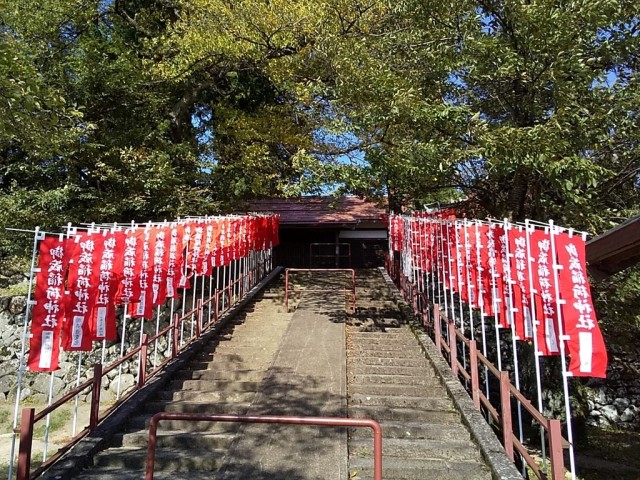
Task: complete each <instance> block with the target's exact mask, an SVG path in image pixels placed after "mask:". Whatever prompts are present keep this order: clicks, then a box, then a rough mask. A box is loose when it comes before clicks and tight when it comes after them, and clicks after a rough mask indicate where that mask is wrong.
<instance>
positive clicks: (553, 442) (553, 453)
mask: <svg viewBox="0 0 640 480" xmlns="http://www.w3.org/2000/svg"><path fill="white" fill-rule="evenodd" d="M549 463H550V464H551V478H552V480H564V478H565V477H564V452H563V450H562V427H561V426H560V420H555V419H554V420H551V419H550V420H549Z"/></svg>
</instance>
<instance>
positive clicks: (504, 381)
mask: <svg viewBox="0 0 640 480" xmlns="http://www.w3.org/2000/svg"><path fill="white" fill-rule="evenodd" d="M510 384H511V382H510V380H509V373H508V372H500V410H501V414H502V415H501V416H502V440H503V444H504V451H505V452H506V454H507V456H508V457H509V458H510V459H511V461H513V459H514V457H513V425H512V420H511V392H510V390H509V385H510Z"/></svg>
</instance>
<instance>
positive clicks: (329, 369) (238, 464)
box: [215, 295, 348, 480]
mask: <svg viewBox="0 0 640 480" xmlns="http://www.w3.org/2000/svg"><path fill="white" fill-rule="evenodd" d="M343 312H344V301H341V302H337V301H335V299H334V298H333V296H330V295H324V296H320V297H318V296H316V297H314V298H303V300H302V301H301V303H300V304H299V305H298V308H297V309H296V311H295V313H294V314H293V316H292V318H291V321H290V323H289V327H288V329H287V332H286V334H285V335H284V337H283V339H282V344H281V345H280V349H279V350H278V352H277V354H276V356H275V359H274V362H273V365H272V366H271V368H270V369H269V371H268V373H267V375H266V376H265V378H264V380H263V381H262V383H261V385H260V387H259V389H258V393H257V395H256V397H255V399H254V401H253V403H252V404H251V407H250V408H249V412H248V413H249V414H252V415H297V416H298V415H300V416H332V417H344V416H346V402H345V395H346V384H345V379H346V374H345V339H344V338H345V337H344V323H343V322H341V321H338V320H337V319H339V318H340V317H344V315H343ZM215 478H219V479H237V480H241V479H261V480H276V479H285V478H286V479H292V480H303V479H304V480H311V479H318V480H321V479H336V480H338V479H340V480H344V479H346V478H348V477H347V432H346V429H342V428H335V427H314V426H296V425H286V426H285V425H257V424H253V425H252V424H245V425H243V426H242V427H241V429H240V431H239V434H238V437H237V441H235V442H234V443H233V444H232V445H231V448H230V449H229V452H228V455H227V457H226V459H225V462H224V464H223V467H222V468H221V471H220V473H218V475H217V476H216V477H215Z"/></svg>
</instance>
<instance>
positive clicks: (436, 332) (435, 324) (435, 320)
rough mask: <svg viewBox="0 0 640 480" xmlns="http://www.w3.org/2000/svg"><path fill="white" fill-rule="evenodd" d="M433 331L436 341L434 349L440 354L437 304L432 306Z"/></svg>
mask: <svg viewBox="0 0 640 480" xmlns="http://www.w3.org/2000/svg"><path fill="white" fill-rule="evenodd" d="M433 329H434V336H435V340H436V347H437V348H438V352H440V353H441V354H442V343H441V341H440V340H441V339H442V324H441V323H440V305H438V304H437V303H434V304H433Z"/></svg>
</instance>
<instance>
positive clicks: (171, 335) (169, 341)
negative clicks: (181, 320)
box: [165, 297, 176, 357]
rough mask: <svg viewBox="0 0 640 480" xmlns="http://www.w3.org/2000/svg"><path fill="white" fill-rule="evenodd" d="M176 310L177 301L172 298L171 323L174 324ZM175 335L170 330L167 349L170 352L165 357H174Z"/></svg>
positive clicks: (170, 308) (171, 329)
mask: <svg viewBox="0 0 640 480" xmlns="http://www.w3.org/2000/svg"><path fill="white" fill-rule="evenodd" d="M175 308H176V300H175V298H174V297H171V306H170V307H169V323H171V322H173V312H174V311H175ZM173 335H174V331H173V328H170V329H169V340H168V342H167V348H168V350H169V352H168V355H166V356H165V357H170V356H171V355H173Z"/></svg>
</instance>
